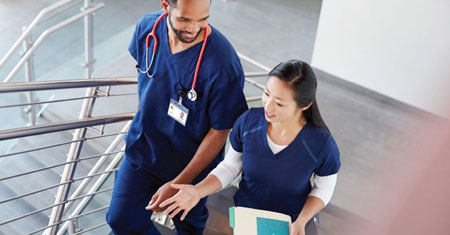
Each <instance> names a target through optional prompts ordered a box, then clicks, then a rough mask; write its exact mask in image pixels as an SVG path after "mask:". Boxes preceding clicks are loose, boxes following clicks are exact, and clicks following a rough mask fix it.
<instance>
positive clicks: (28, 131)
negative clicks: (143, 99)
mask: <svg viewBox="0 0 450 235" xmlns="http://www.w3.org/2000/svg"><path fill="white" fill-rule="evenodd" d="M134 115H135V113H125V114H116V115H108V116H101V117H93V118H85V119H80V120H72V121H66V122H60V123H55V124H45V125H38V126H31V127H22V128H15V129H9V130H5V131H0V141H2V140H9V139H15V138H22V137H28V136H33V135H41V134H48V133H54V132H60V131H66V130H73V129H78V128H85V127H89V126H99V125H105V124H110V123H115V122H123V121H128V120H131V119H133V117H134Z"/></svg>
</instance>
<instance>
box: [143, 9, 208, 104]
mask: <svg viewBox="0 0 450 235" xmlns="http://www.w3.org/2000/svg"><path fill="white" fill-rule="evenodd" d="M166 15H167V12H165V13H164V14H162V15H161V16H160V17H159V18H158V20H157V21H156V22H155V25H153V29H152V32H151V33H149V34H147V40H146V51H145V65H146V66H147V70H145V71H144V70H141V69H140V68H139V66H136V68H137V69H138V71H139V72H141V73H145V74H147V76H148V77H150V78H152V77H154V76H155V74H149V70H150V68H151V67H152V65H153V59H154V58H155V54H156V48H158V38H157V37H156V34H155V30H156V27H157V26H158V24H159V22H160V21H161V20H162V18H164V16H166ZM152 37H153V40H154V41H155V43H154V45H153V54H152V59H151V60H150V64H148V51H149V46H150V38H152ZM207 38H208V27H206V28H205V36H204V38H203V44H202V49H201V51H200V55H199V56H198V60H197V66H196V68H195V73H194V81H193V82H192V88H191V90H189V91H188V92H187V93H186V94H185V95H186V97H187V98H188V99H189V100H191V101H195V100H197V92H196V91H195V83H196V82H197V75H198V70H199V68H200V61H201V60H202V57H203V53H204V51H205V46H206V40H207ZM181 93H184V92H181Z"/></svg>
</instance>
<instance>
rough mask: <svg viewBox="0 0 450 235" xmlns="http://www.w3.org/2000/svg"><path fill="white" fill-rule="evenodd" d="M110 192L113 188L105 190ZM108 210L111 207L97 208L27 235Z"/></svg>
mask: <svg viewBox="0 0 450 235" xmlns="http://www.w3.org/2000/svg"><path fill="white" fill-rule="evenodd" d="M110 190H112V188H110V189H108V190H105V191H110ZM108 208H109V205H108V206H104V207H100V208H97V209H94V210H92V211H89V212H86V213H84V214H80V215H77V216H74V217H73V218H69V219H63V220H61V221H59V222H56V223H54V224H51V225H47V226H45V227H42V228H39V229H37V230H34V231H33V232H31V233H28V234H27V235H30V234H35V233H38V232H41V231H43V230H45V229H47V228H51V227H54V226H57V225H60V224H62V223H64V222H68V221H70V220H73V219H77V218H80V217H83V216H86V215H90V214H92V213H95V212H98V211H101V210H104V209H108ZM105 224H106V223H105ZM102 226H103V225H102Z"/></svg>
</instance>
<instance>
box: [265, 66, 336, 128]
mask: <svg viewBox="0 0 450 235" xmlns="http://www.w3.org/2000/svg"><path fill="white" fill-rule="evenodd" d="M269 76H276V77H277V78H279V79H280V80H281V81H284V82H287V83H288V84H289V85H290V86H291V87H292V90H293V91H294V100H295V102H296V103H297V106H298V107H299V108H303V107H306V106H308V105H309V104H311V103H312V104H311V106H310V107H309V108H308V109H307V110H305V111H303V115H304V116H305V118H306V121H307V122H310V123H311V124H313V125H314V126H315V127H321V128H324V129H325V130H327V131H328V132H330V130H329V129H328V127H327V125H326V124H325V122H324V121H323V119H322V116H321V115H320V112H319V106H318V105H317V102H316V90H317V79H316V75H315V74H314V71H313V70H312V68H311V66H310V65H309V64H307V63H306V62H303V61H300V60H288V61H285V62H282V63H280V64H279V65H277V66H275V68H273V69H272V71H270V73H269Z"/></svg>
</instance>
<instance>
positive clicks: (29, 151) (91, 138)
mask: <svg viewBox="0 0 450 235" xmlns="http://www.w3.org/2000/svg"><path fill="white" fill-rule="evenodd" d="M126 133H127V132H116V133H112V134H106V135H101V136H94V137H85V138H83V139H79V140H72V141H67V142H62V143H59V144H52V145H46V146H43V147H39V148H33V149H28V150H24V151H19V152H14V153H7V154H3V155H0V159H1V158H5V157H10V156H14V155H19V154H24V153H31V152H35V151H39V150H44V149H49V148H53V147H58V146H62V145H66V144H72V143H75V142H81V141H86V140H93V139H98V138H103V137H110V136H117V135H121V134H126Z"/></svg>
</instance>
